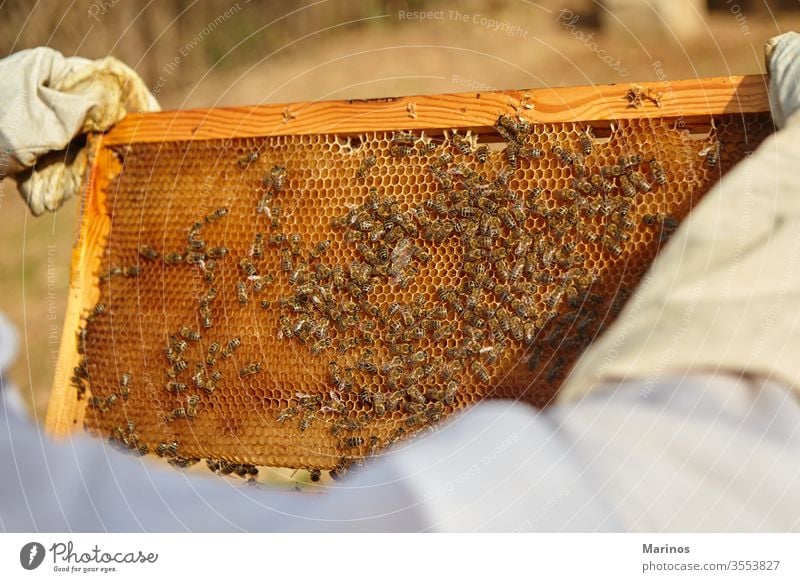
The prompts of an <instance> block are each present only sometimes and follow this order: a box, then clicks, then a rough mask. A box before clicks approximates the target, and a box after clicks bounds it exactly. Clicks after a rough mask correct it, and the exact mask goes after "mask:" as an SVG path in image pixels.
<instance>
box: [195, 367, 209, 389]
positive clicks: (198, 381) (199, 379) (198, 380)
mask: <svg viewBox="0 0 800 582" xmlns="http://www.w3.org/2000/svg"><path fill="white" fill-rule="evenodd" d="M195 369H196V370H197V371H196V372H195V374H194V376H192V382H194V385H195V386H197V387H198V388H205V385H206V373H205V367H204V366H203V364H201V363H198V364H197V365H196V366H195Z"/></svg>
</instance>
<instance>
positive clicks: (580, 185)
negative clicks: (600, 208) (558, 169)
mask: <svg viewBox="0 0 800 582" xmlns="http://www.w3.org/2000/svg"><path fill="white" fill-rule="evenodd" d="M572 185H573V187H574V188H576V189H577V190H578V191H580V192H581V193H582V194H586V195H587V196H588V195H589V194H592V193H593V192H594V186H593V185H592V183H591V182H590V181H589V180H586V179H584V178H577V179H575V180H573V181H572Z"/></svg>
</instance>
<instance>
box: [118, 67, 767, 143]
mask: <svg viewBox="0 0 800 582" xmlns="http://www.w3.org/2000/svg"><path fill="white" fill-rule="evenodd" d="M637 88H639V89H641V90H642V91H648V90H649V91H650V94H651V95H653V96H658V99H657V101H658V103H656V102H654V101H651V100H648V99H644V100H643V101H642V104H641V106H639V107H634V106H632V105H631V103H630V101H629V100H628V98H627V97H626V95H627V93H628V91H630V90H631V89H633V90H636V89H637ZM659 94H660V95H659ZM765 111H769V99H768V97H767V78H766V77H765V76H763V75H748V76H738V77H712V78H705V79H692V80H686V81H672V82H658V83H637V84H633V83H625V84H616V85H594V86H586V87H562V88H552V89H529V90H515V91H492V92H482V93H457V94H442V95H416V96H410V97H387V98H379V99H351V100H343V101H316V102H313V101H312V102H307V103H293V104H288V105H287V104H276V105H272V104H270V105H256V106H247V107H220V108H214V109H192V110H185V111H163V112H158V113H140V114H133V115H129V116H128V117H126V118H125V119H124V120H123V121H122V122H121V123H119V124H118V125H117V126H115V127H114V128H113V129H112V130H111V131H110V132H109V133H108V134H107V135H106V136H104V139H103V142H104V143H103V145H105V146H114V145H124V144H128V143H134V142H135V143H154V142H156V143H157V142H162V141H192V140H205V139H220V138H230V137H264V136H276V135H304V134H320V133H336V134H344V135H354V134H360V133H367V132H373V131H390V130H399V129H413V130H427V131H428V132H429V133H431V134H435V133H437V131H442V130H445V129H452V128H457V129H462V128H463V129H472V130H476V131H480V130H481V128H491V126H493V125H494V123H495V122H496V120H497V118H498V117H499V116H500V114H502V113H507V114H516V115H521V116H523V117H524V118H526V119H528V120H529V121H530V122H531V123H559V122H572V121H578V122H581V123H585V124H587V125H598V126H602V125H607V124H608V123H609V122H612V121H614V120H619V119H641V118H648V117H653V118H662V119H676V120H683V122H684V123H685V124H686V125H687V126H690V125H692V124H694V123H696V122H697V121H698V120H700V121H703V119H704V118H705V122H706V123H707V122H708V117H709V116H713V115H720V114H739V113H763V112H765Z"/></svg>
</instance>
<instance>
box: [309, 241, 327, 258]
mask: <svg viewBox="0 0 800 582" xmlns="http://www.w3.org/2000/svg"><path fill="white" fill-rule="evenodd" d="M329 248H331V241H329V240H327V239H326V240H323V241H320V242H318V243H317V244H316V246H315V247H314V248H313V249H311V253H310V255H311V258H312V259H314V260H316V259H318V258H319V257H320V256H321V255H322V253H324V252H325V251H327V250H328V249H329Z"/></svg>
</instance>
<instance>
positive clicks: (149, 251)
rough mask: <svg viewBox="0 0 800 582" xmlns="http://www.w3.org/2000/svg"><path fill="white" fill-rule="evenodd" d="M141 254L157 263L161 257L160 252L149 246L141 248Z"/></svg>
mask: <svg viewBox="0 0 800 582" xmlns="http://www.w3.org/2000/svg"><path fill="white" fill-rule="evenodd" d="M139 254H140V255H142V257H144V258H145V259H147V260H148V261H155V260H156V259H157V258H158V257H159V255H158V251H156V250H155V249H154V248H153V247H150V246H148V245H141V246H139Z"/></svg>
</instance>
